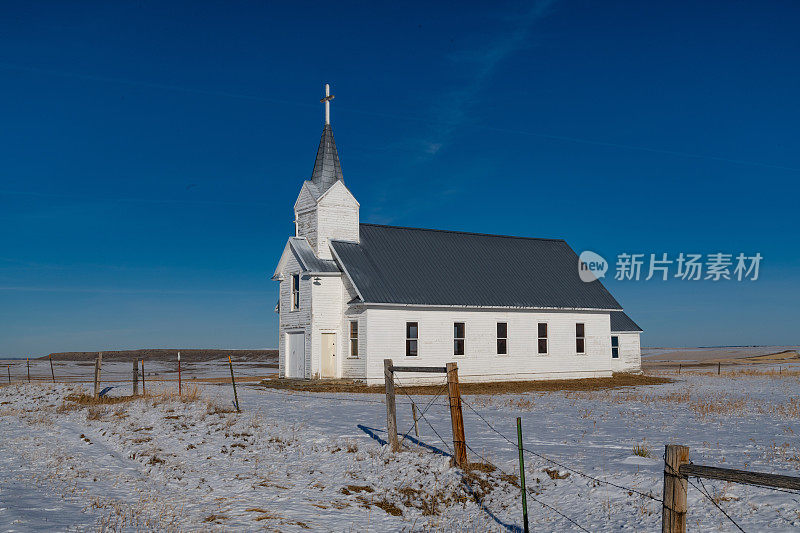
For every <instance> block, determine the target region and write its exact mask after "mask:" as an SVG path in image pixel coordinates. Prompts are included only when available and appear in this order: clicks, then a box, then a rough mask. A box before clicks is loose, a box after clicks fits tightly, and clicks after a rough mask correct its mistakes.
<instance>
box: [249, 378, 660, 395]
mask: <svg viewBox="0 0 800 533" xmlns="http://www.w3.org/2000/svg"><path fill="white" fill-rule="evenodd" d="M444 380H445V376H444V375H442V383H444ZM673 381H674V380H672V379H670V378H665V377H658V376H646V375H637V374H614V376H612V377H610V378H585V379H553V380H542V381H502V382H494V383H460V384H459V389H460V391H461V394H464V395H466V394H516V393H522V392H535V391H594V390H603V389H616V388H619V387H638V386H640V385H661V384H664V383H672V382H673ZM261 385H262V386H263V387H266V388H271V389H285V390H294V391H303V392H346V393H366V394H385V392H386V391H385V389H384V388H383V387H367V386H366V385H365V384H363V383H356V382H353V381H343V380H337V381H323V380H311V381H305V380H295V379H270V380H265V381H263V382H262V383H261ZM441 388H442V387H441V385H421V386H413V387H403V390H404V391H406V392H407V393H409V394H436V393H438V392H439V391H440V390H441Z"/></svg>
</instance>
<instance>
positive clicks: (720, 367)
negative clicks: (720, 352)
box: [717, 363, 722, 376]
mask: <svg viewBox="0 0 800 533" xmlns="http://www.w3.org/2000/svg"><path fill="white" fill-rule="evenodd" d="M721 372H722V363H717V375H718V376H719V375H720V373H721Z"/></svg>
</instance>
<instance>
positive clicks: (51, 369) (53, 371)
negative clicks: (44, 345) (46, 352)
mask: <svg viewBox="0 0 800 533" xmlns="http://www.w3.org/2000/svg"><path fill="white" fill-rule="evenodd" d="M49 359H50V376H51V377H52V378H53V383H55V382H56V371H55V370H53V354H50V358H49Z"/></svg>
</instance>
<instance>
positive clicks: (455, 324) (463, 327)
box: [453, 322, 467, 357]
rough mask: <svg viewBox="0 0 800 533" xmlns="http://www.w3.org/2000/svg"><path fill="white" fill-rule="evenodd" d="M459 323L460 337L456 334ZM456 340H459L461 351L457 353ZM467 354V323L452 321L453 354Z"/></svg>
mask: <svg viewBox="0 0 800 533" xmlns="http://www.w3.org/2000/svg"><path fill="white" fill-rule="evenodd" d="M459 324H461V335H462V336H461V337H457V336H456V332H457V330H458V325H459ZM458 341H461V353H458V348H457V346H458ZM466 355H467V323H466V322H453V356H454V357H464V356H466Z"/></svg>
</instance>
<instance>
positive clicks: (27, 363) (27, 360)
mask: <svg viewBox="0 0 800 533" xmlns="http://www.w3.org/2000/svg"><path fill="white" fill-rule="evenodd" d="M25 365H26V366H27V367H28V383H30V382H31V360H30V359H28V358H27V357H26V358H25Z"/></svg>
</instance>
